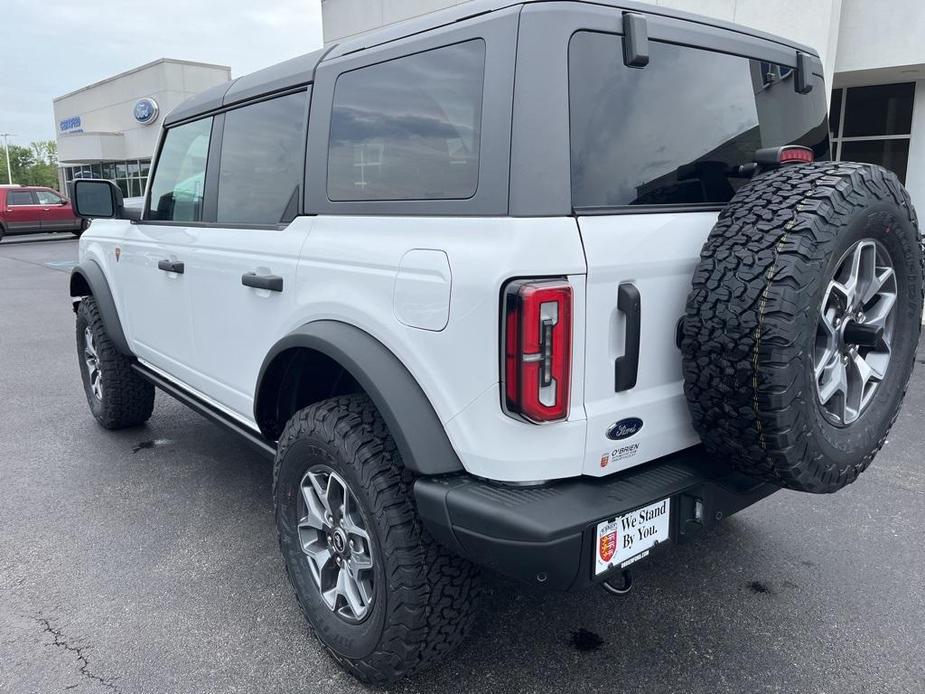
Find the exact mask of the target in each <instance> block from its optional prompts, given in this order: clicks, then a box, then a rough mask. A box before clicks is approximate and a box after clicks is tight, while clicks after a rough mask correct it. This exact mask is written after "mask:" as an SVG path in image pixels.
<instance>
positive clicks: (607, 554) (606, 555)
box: [598, 530, 617, 561]
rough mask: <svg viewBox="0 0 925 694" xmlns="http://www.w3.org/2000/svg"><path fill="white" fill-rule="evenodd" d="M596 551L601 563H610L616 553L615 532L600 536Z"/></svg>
mask: <svg viewBox="0 0 925 694" xmlns="http://www.w3.org/2000/svg"><path fill="white" fill-rule="evenodd" d="M598 551H599V552H600V555H601V561H610V560H611V559H613V555H614V553H615V552H616V551H617V531H616V530H614V531H613V532H611V533H607V534H606V535H603V536H601V540H600V543H599V547H598Z"/></svg>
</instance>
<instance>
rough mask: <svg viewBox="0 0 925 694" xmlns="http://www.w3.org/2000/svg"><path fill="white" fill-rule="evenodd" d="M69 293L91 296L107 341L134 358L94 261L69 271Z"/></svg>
mask: <svg viewBox="0 0 925 694" xmlns="http://www.w3.org/2000/svg"><path fill="white" fill-rule="evenodd" d="M70 293H71V296H72V297H82V296H92V297H93V299H94V301H96V305H97V308H99V310H100V317H101V318H102V319H103V326H104V327H105V328H106V334H107V335H109V339H110V340H112V343H113V344H114V345H115V347H116V349H117V350H119V351H120V352H122V354H126V355H128V356H130V357H131V356H134V355H133V354H132V350H131V349H130V348H129V346H128V340H126V339H125V332H124V331H123V330H122V321H120V320H119V312H118V311H117V310H116V302H115V301H114V300H113V298H112V291H111V290H110V289H109V282H107V281H106V275H104V274H103V270H102V268H100V266H99V265H98V264H97V263H96V262H95V261H93V260H85V261H84V262H82V263H80V264H79V265H77V266H76V267H74V268H73V269H72V270H71V279H70Z"/></svg>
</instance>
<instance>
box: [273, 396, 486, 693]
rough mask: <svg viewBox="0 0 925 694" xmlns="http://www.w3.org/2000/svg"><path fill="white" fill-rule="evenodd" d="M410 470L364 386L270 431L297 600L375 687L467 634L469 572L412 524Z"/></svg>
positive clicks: (472, 589)
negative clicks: (275, 436) (276, 433)
mask: <svg viewBox="0 0 925 694" xmlns="http://www.w3.org/2000/svg"><path fill="white" fill-rule="evenodd" d="M412 482H413V479H412V477H411V475H410V473H409V472H408V471H407V470H406V469H405V468H404V466H403V465H402V464H401V459H400V458H399V455H398V452H397V450H396V448H395V443H394V442H393V441H392V438H391V436H389V433H388V430H387V428H386V426H385V423H384V422H383V421H382V419H381V417H380V416H379V413H378V412H377V411H376V408H375V406H374V405H373V404H372V403H371V402H370V400H369V399H368V398H367V397H366V396H363V395H349V396H342V397H337V398H332V399H330V400H325V401H323V402H320V403H317V404H315V405H312V406H310V407H307V408H305V409H303V410H301V411H299V412H297V413H296V414H295V415H294V416H293V417H292V419H290V421H289V422H288V424H287V425H286V428H285V430H284V431H283V434H282V436H281V437H280V441H279V447H278V451H277V458H276V466H275V472H274V503H275V508H276V521H277V526H278V529H279V541H280V548H281V550H282V553H283V557H284V559H285V562H286V570H287V573H288V575H289V580H290V582H291V583H292V586H293V588H294V590H295V594H296V597H297V598H298V601H299V605H300V606H301V607H302V611H303V613H304V614H305V617H306V618H307V620H308V622H309V624H310V625H311V627H312V629H313V631H314V632H315V634H316V635H317V637H318V638H319V640H320V641H321V643H322V645H323V646H324V647H325V649H326V650H327V651H328V652H329V653H330V654H331V655H332V656H333V657H334V659H335V660H337V662H338V663H340V665H341V666H342V667H344V669H346V670H347V671H348V672H350V673H351V674H353V675H355V676H356V677H358V678H359V679H361V680H362V681H364V682H368V683H376V684H383V683H388V682H393V681H395V680H397V679H399V678H400V677H403V676H405V675H409V674H411V673H412V672H415V671H417V670H418V669H420V668H422V667H424V666H426V665H428V664H429V663H431V662H433V661H434V660H436V659H438V658H439V657H442V656H444V655H446V654H447V653H449V652H450V651H452V650H453V649H454V648H455V647H456V646H457V645H458V644H459V643H460V642H461V641H462V640H463V638H464V637H465V636H466V634H467V632H468V631H469V629H470V627H471V624H472V619H473V616H474V610H473V608H474V606H475V603H476V600H477V597H478V585H479V583H478V572H477V570H476V568H475V567H474V566H473V565H472V564H470V563H469V562H467V561H465V560H464V559H461V558H459V557H455V556H453V555H451V554H449V553H448V552H447V551H446V550H444V549H443V548H442V547H440V546H438V545H437V544H436V543H435V542H434V540H432V539H431V538H430V537H429V536H428V535H427V533H426V531H425V530H424V529H423V527H422V526H421V523H420V520H419V519H418V516H417V511H416V509H415V507H414V501H413V495H412Z"/></svg>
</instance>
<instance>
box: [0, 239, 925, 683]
mask: <svg viewBox="0 0 925 694" xmlns="http://www.w3.org/2000/svg"><path fill="white" fill-rule="evenodd" d="M76 249H77V246H76V242H75V241H74V240H72V239H70V238H66V237H63V236H58V237H12V238H10V237H8V238H7V239H5V240H4V241H3V242H2V243H0V413H2V416H0V653H2V655H0V692H9V693H11V694H27V693H30V692H36V693H43V694H44V693H45V692H56V691H69V692H71V691H73V692H86V693H91V692H267V693H269V692H286V693H295V692H357V691H364V688H363V687H362V686H361V685H359V684H358V683H357V682H356V681H354V680H352V679H351V678H350V677H348V676H347V675H345V674H343V673H342V672H341V671H340V670H339V669H338V668H337V667H336V666H335V665H334V663H333V662H331V661H330V660H329V659H328V658H327V657H326V656H325V655H324V653H323V652H322V650H321V648H320V647H319V646H318V645H317V644H316V643H315V642H314V641H313V640H312V639H311V638H310V637H309V636H308V633H307V630H306V627H305V624H304V622H303V619H302V616H301V614H300V612H299V610H298V608H297V606H296V603H295V600H294V599H293V597H292V596H291V594H290V589H289V586H288V584H287V582H286V578H285V574H284V571H283V567H282V563H281V560H280V558H279V555H278V552H277V545H276V531H275V527H274V523H273V517H272V512H271V500H270V485H271V470H270V468H269V466H268V465H267V464H266V463H265V462H264V461H263V460H262V459H260V458H258V457H257V456H256V455H255V454H253V453H252V452H251V451H250V449H248V448H246V447H244V446H243V445H241V444H239V443H238V442H237V441H236V440H234V439H232V438H230V437H229V436H228V435H227V434H226V433H225V432H224V431H223V430H221V429H220V428H218V427H217V426H216V425H214V424H212V423H210V422H208V421H206V420H205V419H203V418H202V417H200V416H198V415H196V414H194V413H192V412H190V411H189V410H187V409H185V408H184V407H182V406H181V405H179V404H177V403H175V402H173V401H172V400H170V399H169V398H167V397H166V396H164V395H163V394H159V395H158V401H157V406H156V409H155V412H154V416H153V417H152V419H151V420H150V422H149V423H148V424H147V425H146V426H144V427H141V428H138V429H134V430H127V431H121V432H116V433H113V432H107V431H104V430H103V429H101V428H99V427H98V426H97V425H96V423H95V422H94V420H93V419H92V417H91V416H90V414H89V412H88V410H87V407H86V403H85V401H84V396H83V392H82V390H81V386H80V378H79V375H78V371H77V367H76V357H75V354H74V352H75V349H74V333H73V319H74V317H73V313H72V312H71V308H70V303H69V301H68V297H67V269H68V263H69V261H72V260H73V259H74V258H75V256H76ZM918 358H919V362H920V364H922V363H925V347H923V345H921V344H920V348H919V357H918ZM923 428H925V368H923V367H922V366H919V368H918V370H917V372H916V373H915V375H914V376H913V383H912V385H911V387H910V391H909V394H908V397H907V399H906V404H905V407H904V409H903V411H902V414H901V416H900V418H899V421H898V422H897V424H896V427H895V428H894V430H893V433H892V436H891V438H890V441H889V443H888V444H887V446H886V447H885V448H884V450H883V452H882V453H881V455H880V456H879V457H878V458H877V460H876V462H875V463H874V466H873V467H872V468H871V469H870V470H869V471H868V472H866V473H865V474H864V475H863V476H862V477H861V479H860V480H859V481H858V482H857V483H856V484H854V485H852V486H851V487H849V488H847V489H845V490H843V491H842V492H841V493H839V494H836V495H833V496H811V495H807V494H798V493H793V492H780V493H778V494H776V495H774V496H772V497H771V498H769V499H767V500H765V501H763V502H761V503H759V504H758V505H757V506H754V507H752V508H750V509H748V510H746V511H745V512H743V513H741V514H740V515H738V516H735V517H733V518H731V519H729V520H728V521H726V522H725V523H724V524H723V525H721V526H720V527H719V528H718V529H717V530H716V531H715V532H712V533H710V534H709V536H707V537H704V538H701V540H700V541H699V542H697V543H696V544H693V545H686V546H683V547H677V548H674V549H673V550H672V551H670V552H666V553H664V554H663V555H661V556H659V557H654V558H653V559H652V560H651V561H648V563H646V562H642V563H641V564H640V565H638V568H637V569H636V570H635V572H634V575H635V579H636V584H635V586H634V589H633V591H632V592H631V593H630V594H629V595H628V596H626V597H622V598H620V597H613V596H610V595H607V594H605V593H604V592H603V591H602V590H592V591H590V592H584V593H576V594H568V595H562V594H553V593H545V592H541V591H539V590H535V589H532V588H523V587H520V586H518V585H514V584H512V583H509V582H507V581H504V580H502V579H498V578H493V577H489V578H488V579H487V581H486V585H487V595H486V598H485V601H484V605H483V609H482V613H481V617H480V619H479V621H478V623H477V625H476V629H475V633H474V635H473V637H472V638H471V639H470V640H469V641H468V643H467V644H466V645H465V646H464V647H463V648H462V649H461V650H460V651H459V652H457V654H456V655H455V656H454V657H453V658H452V659H451V660H450V661H449V662H446V663H445V664H443V665H441V666H439V667H437V668H435V669H432V670H429V671H427V672H425V673H422V674H421V675H419V676H418V677H416V678H414V679H411V680H408V681H406V682H404V683H402V684H401V685H399V686H397V687H394V688H393V691H400V692H619V691H647V692H669V691H685V692H686V691H691V692H757V691H770V692H826V693H831V692H861V691H865V692H922V691H925V542H923V541H922V538H923V537H925V455H923V451H922V444H923V442H925V434H923Z"/></svg>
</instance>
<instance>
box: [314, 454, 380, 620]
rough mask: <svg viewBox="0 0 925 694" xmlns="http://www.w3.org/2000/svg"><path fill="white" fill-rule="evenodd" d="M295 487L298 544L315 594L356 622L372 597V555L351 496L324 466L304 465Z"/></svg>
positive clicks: (336, 477) (343, 482) (358, 511)
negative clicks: (306, 467)
mask: <svg viewBox="0 0 925 694" xmlns="http://www.w3.org/2000/svg"><path fill="white" fill-rule="evenodd" d="M300 487H301V492H302V502H303V503H302V504H300V508H301V509H302V510H301V513H302V514H303V515H302V516H301V518H300V520H299V523H298V533H299V543H300V545H301V547H302V551H303V552H304V554H305V558H306V561H308V565H309V568H310V570H311V574H312V578H314V580H315V585H316V586H317V587H318V590H319V592H320V594H321V599H322V601H323V602H324V604H325V605H327V607H328V609H330V610H331V611H332V612H334V613H335V614H336V615H338V616H339V617H340V618H341V619H343V620H344V621H346V622H350V623H357V622H361V621H363V620H364V619H365V618H366V617H367V616H368V615H369V611H370V609H371V606H372V602H373V595H374V590H373V588H374V587H373V580H374V578H373V573H374V572H373V568H374V557H373V548H372V543H371V542H370V536H369V530H368V527H367V524H366V520H365V518H364V517H363V513H362V511H361V509H360V505H359V503H357V500H356V496H355V495H354V493H353V492H352V491H351V489H350V487H349V485H348V484H347V483H346V482H345V481H344V479H343V478H342V477H341V476H340V475H338V474H337V473H336V472H334V471H333V470H332V469H331V468H329V467H327V466H326V465H318V466H315V467H313V468H312V469H311V470H309V471H308V472H307V473H306V474H305V476H304V477H303V478H302V482H301V485H300ZM303 506H304V508H302V507H303Z"/></svg>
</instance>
